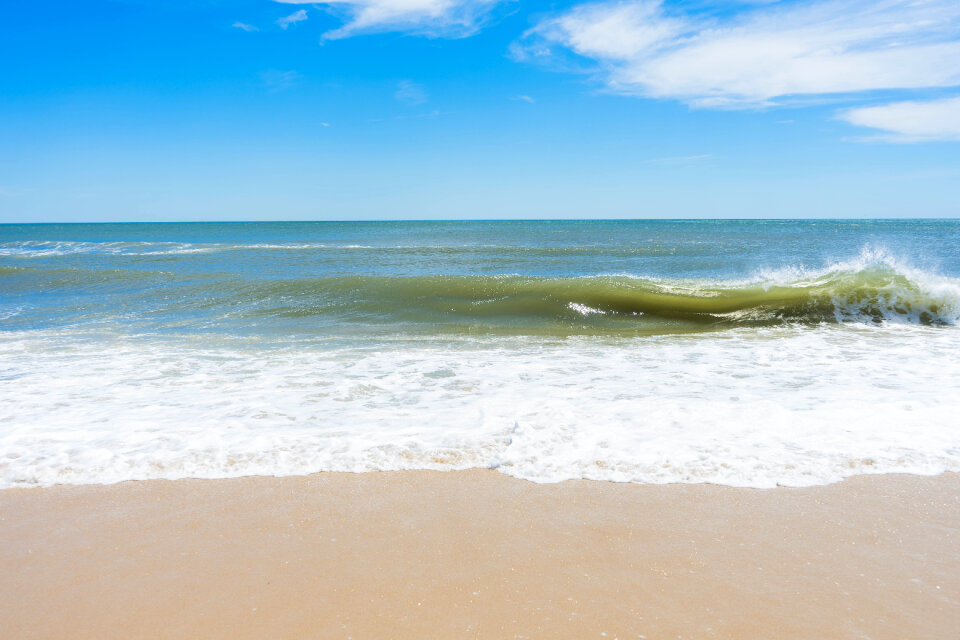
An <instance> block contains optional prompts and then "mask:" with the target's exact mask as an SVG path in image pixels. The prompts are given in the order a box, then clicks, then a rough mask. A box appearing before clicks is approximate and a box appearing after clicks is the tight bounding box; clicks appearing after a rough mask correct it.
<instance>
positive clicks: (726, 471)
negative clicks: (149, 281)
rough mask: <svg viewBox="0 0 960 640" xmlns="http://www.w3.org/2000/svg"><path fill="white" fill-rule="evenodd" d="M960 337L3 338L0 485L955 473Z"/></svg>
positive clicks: (872, 331)
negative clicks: (348, 476) (447, 475)
mask: <svg viewBox="0 0 960 640" xmlns="http://www.w3.org/2000/svg"><path fill="white" fill-rule="evenodd" d="M958 349H960V335H958V332H956V331H954V330H952V329H939V328H936V327H923V326H911V325H888V326H881V327H877V326H869V325H825V326H823V327H820V328H817V329H814V330H811V329H809V328H792V327H784V328H763V329H759V330H745V329H744V330H730V331H727V332H724V333H721V334H698V335H687V336H658V337H648V338H644V339H622V338H617V339H602V340H601V339H596V338H569V339H533V338H523V337H514V338H497V339H493V338H490V339H487V338H457V339H443V340H440V339H438V340H437V341H435V342H434V343H428V342H426V341H424V340H419V341H405V340H402V339H398V340H397V341H396V342H394V343H392V344H391V343H389V342H387V341H380V342H378V343H376V344H373V345H367V346H365V347H362V346H357V345H353V346H344V345H342V344H338V343H327V342H324V341H316V342H312V343H304V342H300V343H297V344H296V345H293V346H283V345H274V346H270V345H264V344H262V343H259V342H245V341H243V340H231V339H223V340H221V341H219V342H217V341H216V340H213V339H211V338H209V337H204V338H202V339H200V338H196V339H188V338H176V339H174V338H158V337H156V336H140V337H124V336H103V335H101V336H96V337H84V336H78V335H76V334H73V333H70V332H53V331H43V332H41V331H37V332H8V333H6V334H3V335H2V336H0V363H2V364H0V424H2V425H3V429H2V430H0V486H2V487H17V486H19V487H25V486H47V485H51V484H56V483H100V482H117V481H122V480H130V479H147V478H183V477H202V478H219V477H233V476H242V475H296V474H307V473H314V472H319V471H353V472H362V471H374V470H391V469H444V470H450V469H464V468H471V467H488V468H494V469H497V470H499V471H501V472H503V473H507V474H510V475H513V476H517V477H520V478H526V479H528V480H533V481H537V482H555V481H560V480H565V479H569V478H592V479H598V480H613V481H626V482H639V483H666V482H712V483H719V484H726V485H734V486H751V487H771V486H776V485H790V486H805V485H815V484H824V483H829V482H833V481H836V480H839V479H841V478H844V477H846V476H849V475H853V474H858V473H882V472H909V473H923V474H932V473H938V472H942V471H945V470H960V428H958V427H957V418H956V416H958V415H960V363H958V361H957V358H956V357H955V354H956V353H957V352H958Z"/></svg>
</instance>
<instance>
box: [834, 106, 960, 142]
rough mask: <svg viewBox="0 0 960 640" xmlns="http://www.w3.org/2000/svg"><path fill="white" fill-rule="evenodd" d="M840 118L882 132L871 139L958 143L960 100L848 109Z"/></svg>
mask: <svg viewBox="0 0 960 640" xmlns="http://www.w3.org/2000/svg"><path fill="white" fill-rule="evenodd" d="M840 118H841V119H843V120H846V121H847V122H849V123H850V124H854V125H857V126H859V127H870V128H872V129H880V130H882V131H886V132H887V133H886V134H881V135H879V136H876V138H875V139H880V140H884V141H887V142H925V141H932V140H954V141H960V97H956V98H943V99H940V100H929V101H926V102H912V101H911V102H894V103H892V104H885V105H880V106H876V107H860V108H857V109H848V110H846V111H843V112H841V113H840Z"/></svg>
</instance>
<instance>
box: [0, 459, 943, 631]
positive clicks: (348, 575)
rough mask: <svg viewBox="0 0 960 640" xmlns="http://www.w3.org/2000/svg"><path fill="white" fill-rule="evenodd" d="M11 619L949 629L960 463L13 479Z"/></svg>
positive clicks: (438, 627)
mask: <svg viewBox="0 0 960 640" xmlns="http://www.w3.org/2000/svg"><path fill="white" fill-rule="evenodd" d="M0 620H2V621H3V624H2V626H3V632H2V636H3V637H4V638H31V639H39V638H98V639H105V638H126V639H129V638H231V639H241V638H258V639H263V638H355V639H360V638H424V639H426V638H576V639H581V638H602V637H606V638H643V637H646V638H651V639H653V638H680V637H682V638H805V639H810V638H870V639H871V640H878V639H882V638H910V639H911V640H919V639H922V638H931V639H933V638H948V637H956V633H957V630H958V629H960V475H957V474H946V475H942V476H938V477H915V476H893V475H888V476H862V477H857V478H853V479H850V480H847V481H845V482H842V483H840V484H836V485H831V486H826V487H815V488H809V489H787V488H779V489H773V490H753V489H734V488H729V487H719V486H712V485H666V486H653V485H629V484H613V483H602V482H590V481H571V482H564V483H561V484H553V485H538V484H533V483H529V482H526V481H522V480H517V479H514V478H510V477H507V476H505V475H502V474H499V473H496V472H494V471H489V470H474V471H464V472H449V473H441V472H421V471H418V472H387V473H368V474H359V475H354V474H338V473H325V474H318V475H314V476H309V477H296V478H262V477H261V478H241V479H234V480H178V481H173V482H170V481H148V482H127V483H122V484H117V485H110V486H59V487H54V488H48V489H11V490H5V491H0Z"/></svg>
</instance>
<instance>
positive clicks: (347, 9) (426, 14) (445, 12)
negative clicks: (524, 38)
mask: <svg viewBox="0 0 960 640" xmlns="http://www.w3.org/2000/svg"><path fill="white" fill-rule="evenodd" d="M275 1H276V2H281V3H284V4H310V5H326V6H328V7H331V8H332V9H333V10H335V11H338V12H341V13H343V14H344V19H345V24H344V25H343V26H342V27H340V28H339V29H335V30H333V31H329V32H327V33H325V34H324V36H323V37H324V38H325V39H328V40H335V39H338V38H346V37H349V36H353V35H358V34H361V33H376V32H385V31H406V32H410V33H415V34H418V35H425V36H430V37H445V38H462V37H464V36H469V35H472V34H474V33H476V32H477V31H478V30H479V29H480V27H481V26H483V23H484V21H485V20H486V19H487V18H488V17H489V14H490V11H491V10H492V9H493V8H494V6H496V5H497V4H499V3H500V2H503V1H504V0H326V1H321V2H317V1H315V0H275Z"/></svg>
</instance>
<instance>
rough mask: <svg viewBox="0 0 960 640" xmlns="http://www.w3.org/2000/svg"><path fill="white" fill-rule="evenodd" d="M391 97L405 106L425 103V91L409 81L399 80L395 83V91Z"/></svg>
mask: <svg viewBox="0 0 960 640" xmlns="http://www.w3.org/2000/svg"><path fill="white" fill-rule="evenodd" d="M393 97H394V98H396V100H397V101H398V102H402V103H403V104H406V105H411V106H412V105H418V104H423V103H424V102H426V101H427V98H428V96H427V92H426V90H425V89H424V88H423V87H422V86H421V85H419V84H417V83H416V82H412V81H410V80H401V81H400V82H398V83H397V90H396V91H394V92H393Z"/></svg>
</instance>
